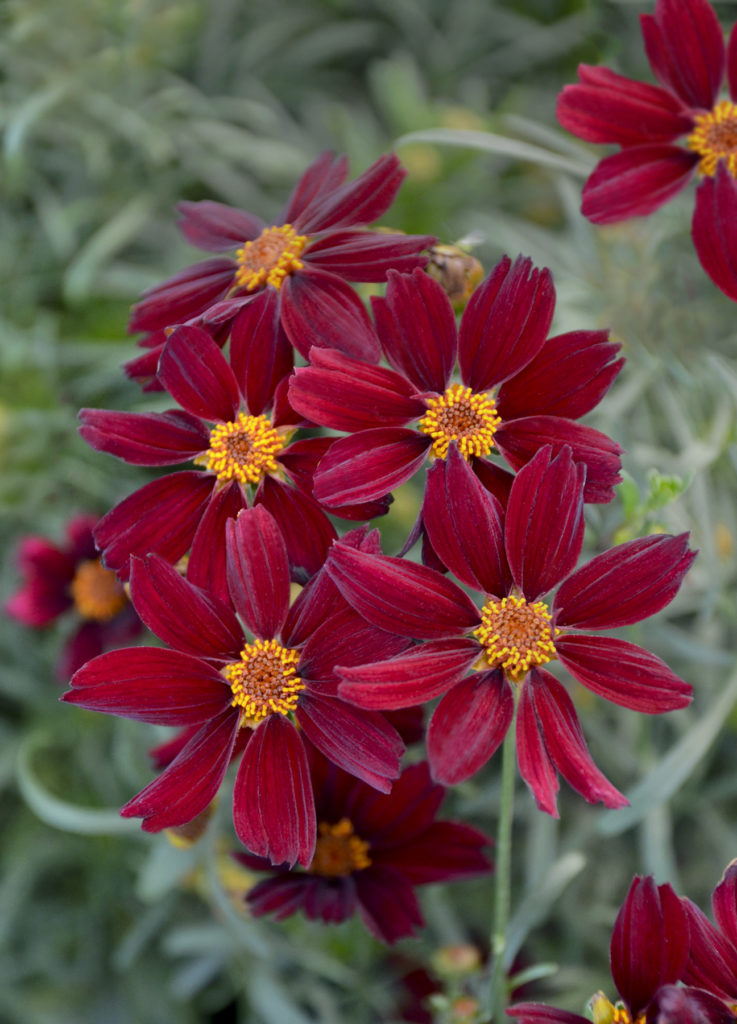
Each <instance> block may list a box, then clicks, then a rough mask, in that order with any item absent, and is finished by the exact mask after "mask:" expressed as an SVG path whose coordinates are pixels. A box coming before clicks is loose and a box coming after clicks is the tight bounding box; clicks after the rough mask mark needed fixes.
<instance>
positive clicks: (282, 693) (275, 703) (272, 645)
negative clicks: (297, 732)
mask: <svg viewBox="0 0 737 1024" xmlns="http://www.w3.org/2000/svg"><path fill="white" fill-rule="evenodd" d="M298 661H299V651H293V650H290V649H289V648H288V647H282V646H281V644H280V643H278V642H277V641H276V640H255V641H254V642H253V643H252V644H246V646H245V647H244V648H243V650H242V651H241V660H240V661H233V662H231V663H230V664H229V665H226V666H225V668H224V669H223V675H224V676H225V678H226V679H227V680H228V682H229V683H230V688H231V690H232V691H233V701H232V706H233V707H234V708H236V707H240V708H243V718H244V720H245V723H244V724H248V725H257V724H258V723H259V722H260V721H261V720H262V719H264V718H266V717H267V715H274V714H277V715H288V714H289V713H290V711H295V710H296V708H297V702H298V700H299V694H300V693H301V691H302V690H304V688H305V684H304V683H303V682H302V680H301V679H300V678H299V676H298V675H297V669H296V665H297V662H298Z"/></svg>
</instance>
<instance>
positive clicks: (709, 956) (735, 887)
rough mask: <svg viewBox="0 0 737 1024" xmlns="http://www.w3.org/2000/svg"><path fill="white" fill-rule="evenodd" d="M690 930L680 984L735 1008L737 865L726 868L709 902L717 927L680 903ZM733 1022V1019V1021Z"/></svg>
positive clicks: (689, 905) (690, 905) (687, 904)
mask: <svg viewBox="0 0 737 1024" xmlns="http://www.w3.org/2000/svg"><path fill="white" fill-rule="evenodd" d="M682 903H683V906H684V909H685V911H686V916H687V917H688V922H689V927H690V929H691V955H690V957H689V959H688V962H687V963H686V965H685V967H684V970H683V974H682V975H681V980H682V981H685V982H686V984H688V985H697V986H698V987H699V988H703V989H707V990H708V991H709V992H711V993H713V994H714V995H715V996H718V997H719V998H720V999H724V1000H726V1001H727V1003H729V1004H730V1006H731V1007H732V1009H733V1010H734V1008H735V1005H737V861H732V862H731V863H730V864H728V865H727V867H726V869H725V871H724V874H723V875H722V879H721V881H720V882H719V884H718V885H717V887H716V888H715V889H714V892H713V894H712V899H711V905H712V909H713V911H714V917H715V919H716V922H717V924H716V927H715V926H714V925H713V924H712V923H711V921H709V919H708V918H707V917H706V915H705V914H704V913H702V911H701V910H699V908H698V907H697V906H695V904H693V903H692V902H691V901H690V900H688V899H684V900H682ZM732 1019H733V1020H734V1018H732Z"/></svg>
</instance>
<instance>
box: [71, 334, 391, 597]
mask: <svg viewBox="0 0 737 1024" xmlns="http://www.w3.org/2000/svg"><path fill="white" fill-rule="evenodd" d="M159 376H160V378H161V381H162V383H163V384H164V385H165V387H166V388H167V390H168V391H169V392H170V394H171V395H172V396H173V398H174V399H175V400H176V401H177V402H179V404H180V405H181V406H182V408H183V410H184V411H181V410H178V409H175V410H172V411H169V412H165V413H130V412H111V411H108V410H104V409H82V411H81V412H80V419H81V421H82V426H81V428H80V433H81V435H82V437H84V439H85V440H86V441H87V442H88V443H89V444H90V445H91V446H92V447H93V448H95V449H97V450H98V451H104V452H108V453H109V454H111V455H115V456H117V458H120V459H123V460H124V461H126V462H130V463H133V464H134V465H139V466H170V465H174V464H176V463H182V462H187V461H189V460H194V461H195V463H197V464H198V465H200V466H202V467H203V471H202V472H197V471H196V470H186V471H184V472H179V473H174V474H170V475H168V476H164V477H161V478H159V479H157V480H154V481H152V482H151V483H148V484H146V485H145V486H144V487H142V488H140V489H139V490H138V491H135V492H134V493H133V494H131V495H130V496H129V497H127V498H125V499H124V500H123V501H122V502H120V504H119V505H117V506H116V507H115V508H113V509H112V510H111V511H110V512H108V513H107V515H106V516H104V517H103V519H102V520H101V521H100V523H99V524H98V526H97V528H96V530H95V539H96V540H97V544H98V546H99V548H100V550H101V551H102V553H103V557H104V560H105V564H106V565H107V566H109V567H110V568H112V569H115V570H117V571H118V573H119V574H120V575H121V576H122V577H123V578H124V579H125V578H127V576H128V573H129V568H128V559H129V557H130V556H131V555H145V554H149V553H155V554H159V555H161V556H162V557H164V558H166V559H167V561H169V562H172V563H174V562H176V561H177V560H178V559H179V558H181V557H182V555H184V554H185V553H186V552H187V551H189V550H190V548H191V554H190V558H189V563H188V567H187V576H188V579H190V580H191V581H192V582H193V583H196V584H197V585H198V586H202V587H205V588H206V589H208V590H211V591H213V592H214V593H215V594H217V595H218V596H219V597H221V598H222V599H224V600H227V586H226V581H225V544H224V540H223V538H224V531H225V524H226V522H227V521H228V519H230V518H231V517H233V516H235V515H237V514H238V512H239V511H240V510H241V509H243V508H245V507H246V505H247V503H248V494H249V489H252V490H253V492H254V496H253V501H254V502H255V503H257V504H263V505H264V506H265V507H266V508H268V509H269V511H270V512H271V513H272V515H273V516H274V518H275V519H276V520H277V522H278V523H279V527H280V529H281V531H282V533H283V534H284V538H285V541H286V544H287V551H288V553H289V560H290V565H291V567H292V575H293V578H294V579H295V580H297V581H299V582H304V581H305V580H306V579H308V578H309V577H310V576H312V575H313V573H315V572H317V570H318V569H319V568H320V566H321V565H322V563H323V561H324V560H325V555H326V553H327V548H328V545H329V544H330V543H331V541H332V540H333V539H334V538H335V536H336V534H335V530H334V528H333V526H332V524H331V523H330V520H329V519H328V518H327V516H326V514H325V513H324V512H323V510H322V509H321V508H320V506H319V505H318V503H317V502H316V501H315V500H314V498H312V496H311V494H310V493H309V486H310V484H311V476H310V474H309V473H307V475H306V479H304V476H305V473H304V470H303V468H302V466H301V462H302V460H304V459H305V458H307V459H308V461H309V459H310V458H314V457H315V456H314V454H313V453H312V447H313V441H312V440H309V439H308V440H304V441H297V442H295V443H293V444H290V443H289V440H290V437H291V435H292V434H293V433H294V432H295V431H296V430H297V428H298V427H299V425H300V421H299V419H298V417H296V416H295V414H294V413H293V411H292V410H291V409H290V408H289V406H287V405H286V403H285V402H283V401H280V400H279V396H278V395H277V402H276V404H275V407H274V412H273V415H272V418H271V419H269V418H268V417H267V416H266V415H265V414H264V413H263V412H262V409H263V406H262V405H260V404H257V405H256V407H255V408H253V407H252V406H249V404H248V398H247V395H248V390H249V389H248V378H247V377H246V379H245V381H244V384H243V386H239V384H238V379H237V378H236V374H235V372H234V370H233V369H231V367H230V366H229V365H228V362H227V360H226V359H225V357H224V356H223V354H222V352H221V351H220V349H219V348H218V346H217V345H216V344H215V342H214V341H213V340H212V339H211V338H210V337H209V336H208V334H207V333H206V332H205V331H203V330H201V329H200V328H198V327H179V328H177V329H176V330H175V331H174V332H173V334H172V335H171V337H170V338H169V340H168V342H167V344H166V346H165V348H164V350H163V352H162V355H161V360H160V363H159ZM244 376H245V374H240V379H241V380H243V379H244ZM206 421H207V422H206ZM324 441H325V439H323V438H319V439H315V442H316V444H317V449H318V454H321V453H322V451H324ZM283 475H287V476H291V477H292V479H293V480H294V481H295V482H296V483H297V484H299V485H300V486H294V487H292V486H289V485H288V484H286V483H285V482H284V481H283V480H282V479H281V477H282V476H283ZM305 486H306V487H307V489H305ZM385 510H386V504H385V503H376V502H375V503H373V506H371V507H369V508H367V507H363V508H362V509H360V510H359V513H360V514H362V517H363V516H365V518H369V517H370V516H371V515H377V514H380V513H381V512H383V511H385ZM349 511H350V510H349ZM354 511H355V510H354Z"/></svg>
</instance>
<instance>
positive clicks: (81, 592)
mask: <svg viewBox="0 0 737 1024" xmlns="http://www.w3.org/2000/svg"><path fill="white" fill-rule="evenodd" d="M69 589H70V591H71V595H72V600H73V601H74V607H75V608H76V609H77V611H78V612H79V614H80V615H81V616H82V618H83V619H92V620H94V621H95V622H109V621H110V619H113V618H115V616H116V615H117V614H118V612H121V611H122V610H123V609H124V608H125V606H126V605H127V604H128V598H127V596H126V593H125V588H124V587H123V584H122V583H121V582H120V580H119V579H118V577H117V576H116V575H115V573H114V572H113V571H112V570H111V569H106V568H105V567H104V566H103V565H102V563H101V562H100V559H99V558H91V559H89V560H88V561H86V562H80V563H79V565H78V566H77V571H76V573H75V574H74V579H73V580H72V582H71V584H70V586H69Z"/></svg>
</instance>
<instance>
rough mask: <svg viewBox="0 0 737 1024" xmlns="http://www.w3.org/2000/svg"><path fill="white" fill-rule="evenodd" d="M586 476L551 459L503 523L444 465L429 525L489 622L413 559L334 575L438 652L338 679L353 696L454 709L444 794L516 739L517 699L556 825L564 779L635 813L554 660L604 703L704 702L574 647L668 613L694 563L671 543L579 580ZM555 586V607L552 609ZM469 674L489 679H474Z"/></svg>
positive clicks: (618, 649)
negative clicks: (512, 733) (596, 756)
mask: <svg viewBox="0 0 737 1024" xmlns="http://www.w3.org/2000/svg"><path fill="white" fill-rule="evenodd" d="M583 475H584V469H583V467H582V466H577V465H576V464H574V463H573V461H572V459H571V453H570V450H569V449H565V448H564V449H563V451H561V452H560V453H559V454H558V455H557V456H555V458H553V457H552V453H551V450H550V448H549V447H546V448H544V449H541V451H539V452H538V453H537V455H535V457H534V458H533V459H532V460H531V461H530V462H529V463H528V464H527V466H525V467H524V468H523V469H521V470H520V472H519V473H518V474H517V476H516V478H515V481H514V483H513V484H512V489H511V492H510V495H509V502H508V505H507V509H506V516H504V513H503V510H502V507H501V505H500V503H499V502H498V501H497V500H496V499H495V498H494V497H493V496H492V495H490V494H489V493H488V492H487V491H485V490H484V488H483V487H482V486H481V484H480V483H479V481H478V480H477V479H476V477H475V476H474V474H473V472H472V471H471V469H470V468H469V466H468V465H467V463H466V462H465V460H464V459H463V458H462V457H461V456H460V455H459V454H458V452H457V450H456V449H455V445H452V446H451V451H450V456H449V458H448V460H447V461H438V462H436V463H435V465H434V466H433V468H432V469H431V470H430V472H429V474H428V487H427V498H426V502H425V526H426V529H427V531H428V535H429V538H430V541H431V543H432V546H433V548H434V549H435V551H436V552H437V554H438V556H439V557H440V559H441V561H442V562H443V564H444V565H446V566H447V567H448V568H449V569H450V570H451V572H452V573H454V574H455V576H456V577H457V578H458V579H459V580H460V581H461V582H462V583H463V584H465V585H466V586H467V587H470V588H472V589H474V590H477V591H480V592H481V593H482V594H483V595H484V598H483V605H482V607H481V609H479V608H478V607H477V606H476V605H475V604H474V603H473V602H472V601H471V599H470V598H469V597H468V596H467V594H466V593H465V591H463V590H461V589H460V587H458V586H457V585H456V584H455V583H454V582H453V581H452V580H450V579H447V578H446V577H445V576H443V575H442V574H440V573H438V572H435V571H434V570H432V569H429V568H426V567H424V566H421V565H415V564H412V563H410V562H406V561H404V560H402V559H400V558H389V557H384V556H374V555H369V554H366V553H363V552H360V551H355V550H348V549H346V548H340V547H334V548H333V550H332V551H331V553H330V555H329V557H328V561H327V563H326V568H327V570H328V571H329V572H330V574H331V576H332V578H333V579H334V580H335V582H336V584H337V586H338V588H339V589H340V591H341V593H342V594H343V595H344V596H345V598H346V600H347V601H349V603H350V604H352V605H353V607H354V608H355V609H356V610H357V611H358V612H360V613H361V614H362V615H364V616H365V617H366V619H367V620H368V621H369V622H371V623H373V624H374V625H376V626H378V627H381V628H383V629H388V630H393V631H394V632H396V633H399V634H400V635H402V636H406V637H411V638H413V639H417V640H425V641H429V642H427V643H424V644H421V645H419V646H417V647H414V648H412V649H410V650H408V651H406V652H404V653H402V654H400V655H398V656H396V657H394V658H390V659H389V660H387V661H384V662H383V663H381V664H374V665H368V664H366V665H357V666H354V667H350V668H349V667H346V668H339V670H338V672H339V675H340V677H341V679H343V683H342V684H341V687H340V693H341V695H342V696H344V697H346V698H347V699H348V700H351V701H353V702H354V703H356V704H357V705H358V706H360V707H365V708H382V709H383V708H397V707H403V706H405V705H413V704H420V703H422V702H424V701H428V700H431V699H433V698H435V697H438V696H440V695H441V694H445V696H444V697H443V699H442V700H441V701H440V703H439V705H438V707H437V708H436V710H435V712H434V714H433V717H432V719H431V721H430V725H429V728H428V738H427V744H428V756H429V760H430V766H431V768H432V771H433V776H434V777H435V778H436V779H438V780H439V781H440V782H445V783H457V782H461V781H462V780H464V779H467V778H468V777H469V776H470V775H472V774H473V773H474V772H476V771H477V770H478V769H479V768H481V766H482V765H483V764H485V763H486V761H487V760H488V759H489V757H491V755H492V754H493V753H494V751H495V750H496V748H497V747H498V746H499V744H500V743H501V741H502V740H503V738H504V736H505V734H506V731H507V729H508V727H509V725H510V722H511V721H512V717H513V708H514V698H513V689H514V688H517V689H518V691H519V713H518V717H517V726H516V729H517V747H518V762H519V767H520V772H521V774H522V777H523V778H524V779H525V781H526V782H527V784H528V785H529V786H530V788H531V789H532V791H533V793H534V794H535V798H536V800H537V804H538V806H539V807H540V808H541V809H542V810H544V811H547V812H548V813H549V814H556V813H557V812H556V793H557V790H558V778H557V773H558V772H560V774H561V775H563V776H564V778H566V779H567V780H568V782H569V783H570V784H571V786H572V787H573V788H574V789H575V790H577V791H578V792H579V793H580V794H581V795H582V796H583V797H584V798H585V799H586V800H588V801H590V802H594V801H597V800H601V801H602V802H603V803H604V804H605V805H606V806H607V807H619V806H622V804H624V803H626V801H625V799H624V797H623V796H622V795H621V793H619V792H618V791H617V790H616V789H615V788H614V787H613V786H612V785H611V783H609V782H608V780H607V779H606V778H605V777H604V776H603V775H602V773H601V772H600V771H599V770H598V768H597V767H596V765H595V764H594V763H593V761H592V760H591V757H590V755H589V753H588V750H587V749H586V744H585V741H584V738H583V734H582V732H581V727H580V725H579V722H578V718H577V715H576V711H575V709H574V707H573V703H572V701H571V699H570V697H569V696H568V694H567V692H566V690H565V689H564V687H563V686H562V685H561V683H560V682H558V680H557V679H556V678H555V677H554V676H553V675H551V673H550V672H548V671H547V669H545V668H543V665H546V664H547V663H548V662H550V661H553V660H556V659H557V660H559V661H560V662H561V663H562V665H563V666H564V667H565V668H566V669H567V670H568V671H569V672H570V673H571V675H572V676H573V677H574V678H575V679H577V680H578V682H580V683H581V684H582V685H583V686H585V687H587V688H588V689H589V690H592V691H593V692H594V693H596V694H598V695H599V696H602V697H604V698H606V699H607V700H610V701H613V702H614V703H615V704H621V705H622V706H624V707H628V708H632V709H634V710H637V711H644V712H647V713H649V714H658V713H661V712H664V711H670V710H672V709H674V708H681V707H685V706H686V705H687V704H688V703H689V701H690V699H691V687H690V686H689V685H688V684H687V683H685V682H683V680H681V679H679V678H678V677H677V676H675V675H674V674H673V673H672V672H671V671H670V669H669V668H668V667H667V665H665V664H664V662H662V661H661V660H660V659H659V658H657V657H656V656H655V655H653V654H650V653H649V652H648V651H645V650H643V649H642V648H640V647H637V646H635V644H632V643H630V642H628V641H625V640H619V639H615V638H612V637H599V636H591V635H588V634H585V633H579V632H577V631H578V630H582V629H583V630H597V631H598V630H605V629H607V630H608V629H614V628H617V627H619V626H625V625H628V624H630V623H633V622H639V621H640V620H641V619H644V618H646V617H647V616H649V615H652V614H654V613H655V612H657V611H659V610H660V609H661V608H664V607H665V605H667V604H668V602H669V601H671V600H672V598H673V597H674V596H675V594H676V592H677V590H678V588H679V586H680V584H681V581H682V579H683V577H684V575H685V573H686V572H687V570H688V568H689V566H690V565H691V562H692V561H693V559H694V557H695V555H694V554H693V553H691V552H689V551H688V546H687V535H685V534H684V535H682V536H680V537H669V536H664V535H661V536H652V537H645V538H643V539H639V540H634V541H630V542H629V543H626V544H622V545H620V546H619V547H616V548H612V549H611V550H610V551H606V552H604V553H603V554H601V555H598V556H597V557H595V558H593V559H592V560H591V561H590V562H588V563H587V564H586V565H583V566H581V567H580V568H578V569H575V568H574V567H575V565H576V562H577V560H578V557H579V554H580V552H581V544H582V540H583V530H584V522H583V499H582V481H583ZM558 585H559V586H558ZM556 586H558V590H557V593H556V594H555V597H554V599H553V601H552V603H551V604H550V606H548V605H547V604H546V603H544V602H543V601H541V598H542V597H543V595H544V594H546V593H547V592H548V591H549V590H551V589H552V588H553V587H556ZM573 631H575V632H573ZM472 667H475V668H477V669H478V671H476V672H474V673H473V674H472V675H470V676H468V675H467V673H468V670H469V669H471V668H472Z"/></svg>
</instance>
